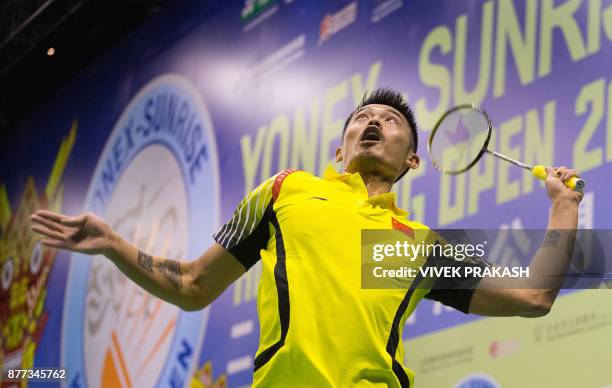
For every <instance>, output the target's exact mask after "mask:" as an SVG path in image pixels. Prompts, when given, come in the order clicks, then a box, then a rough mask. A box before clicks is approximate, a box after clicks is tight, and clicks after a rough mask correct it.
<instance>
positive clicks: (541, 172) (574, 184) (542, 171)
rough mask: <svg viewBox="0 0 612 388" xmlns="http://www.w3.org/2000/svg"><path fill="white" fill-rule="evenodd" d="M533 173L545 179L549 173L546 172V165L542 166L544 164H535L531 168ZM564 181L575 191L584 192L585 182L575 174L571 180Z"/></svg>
mask: <svg viewBox="0 0 612 388" xmlns="http://www.w3.org/2000/svg"><path fill="white" fill-rule="evenodd" d="M531 173H532V174H533V176H535V177H536V178H538V179H541V180H545V179H546V176H547V175H548V174H546V166H542V165H536V166H533V168H532V169H531ZM563 183H565V186H567V187H569V188H570V189H572V190H574V191H579V192H581V193H582V192H584V186H585V183H584V181H583V180H582V179H580V178H576V177H575V176H574V177H571V178H570V179H569V180H566V181H565V182H563Z"/></svg>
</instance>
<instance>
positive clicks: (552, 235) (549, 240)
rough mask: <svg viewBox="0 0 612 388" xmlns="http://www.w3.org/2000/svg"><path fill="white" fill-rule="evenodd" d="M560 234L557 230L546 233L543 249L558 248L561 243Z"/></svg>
mask: <svg viewBox="0 0 612 388" xmlns="http://www.w3.org/2000/svg"><path fill="white" fill-rule="evenodd" d="M559 236H560V234H559V232H557V231H556V230H551V231H550V232H548V233H546V237H544V242H543V243H542V246H543V247H556V246H557V244H558V243H559Z"/></svg>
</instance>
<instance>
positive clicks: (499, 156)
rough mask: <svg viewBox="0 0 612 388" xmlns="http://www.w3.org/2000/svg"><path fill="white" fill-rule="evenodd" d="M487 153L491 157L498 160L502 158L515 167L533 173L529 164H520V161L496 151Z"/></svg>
mask: <svg viewBox="0 0 612 388" xmlns="http://www.w3.org/2000/svg"><path fill="white" fill-rule="evenodd" d="M486 151H487V153H488V154H489V155H493V156H495V157H496V158H500V159H502V160H505V161H506V162H510V163H512V164H514V165H517V166H519V167H523V168H524V169H526V170H529V171H531V166H530V165H528V164H525V163H523V162H519V161H518V160H516V159H512V158H511V157H509V156H506V155H504V154H500V153H499V152H495V151H491V150H486Z"/></svg>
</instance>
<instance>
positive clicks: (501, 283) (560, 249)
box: [469, 167, 582, 317]
mask: <svg viewBox="0 0 612 388" xmlns="http://www.w3.org/2000/svg"><path fill="white" fill-rule="evenodd" d="M546 172H547V173H548V176H547V178H546V191H547V193H548V196H549V198H550V200H551V207H550V214H549V221H548V227H547V232H546V237H545V238H544V241H543V242H542V244H541V245H540V248H539V249H538V251H537V252H536V254H535V256H534V257H533V259H532V261H531V264H530V265H529V273H530V278H531V279H530V280H528V281H525V279H497V278H483V279H482V280H481V282H480V285H479V286H478V288H477V289H476V290H475V291H474V293H473V295H472V298H471V301H470V304H469V313H470V314H478V315H486V316H522V317H540V316H543V315H546V314H547V313H548V312H549V311H550V309H551V307H552V305H553V303H554V301H555V299H556V297H557V294H558V293H559V290H560V289H561V287H562V285H563V281H564V278H565V275H566V273H567V270H568V268H569V265H570V261H571V255H572V251H573V247H574V241H575V238H576V229H577V226H578V204H579V203H580V200H581V199H582V193H579V192H575V191H573V190H571V189H569V188H567V187H566V186H565V184H564V183H563V182H564V181H566V180H568V179H570V178H571V177H574V176H578V175H577V173H576V171H574V170H571V169H567V168H565V167H560V168H558V169H552V168H550V167H548V168H547V169H546Z"/></svg>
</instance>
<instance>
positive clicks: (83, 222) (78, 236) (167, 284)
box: [31, 170, 293, 310]
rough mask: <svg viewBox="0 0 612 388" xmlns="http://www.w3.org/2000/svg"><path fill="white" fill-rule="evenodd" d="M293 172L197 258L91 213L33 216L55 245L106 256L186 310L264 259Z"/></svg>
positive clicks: (248, 203) (246, 205) (251, 199)
mask: <svg viewBox="0 0 612 388" xmlns="http://www.w3.org/2000/svg"><path fill="white" fill-rule="evenodd" d="M292 171H293V170H287V171H286V172H283V173H281V174H278V175H275V176H273V177H271V178H269V179H268V180H266V181H265V182H263V183H262V184H261V185H259V186H258V187H257V188H256V189H255V190H253V191H252V192H251V193H249V194H248V195H247V196H246V197H245V198H244V199H243V200H242V201H241V202H240V204H239V205H238V207H237V208H236V211H235V212H234V214H233V216H232V217H231V218H230V219H229V221H228V222H226V223H225V224H224V225H223V226H222V227H221V228H220V229H219V231H218V232H217V233H216V234H215V235H214V236H213V238H214V240H215V243H213V244H212V245H211V246H210V247H209V248H208V249H207V250H206V252H204V253H203V254H202V255H201V256H200V257H199V258H198V259H196V260H195V261H192V262H189V261H179V260H173V259H169V258H163V257H156V256H151V255H149V254H147V253H146V252H143V251H140V250H138V248H136V247H134V246H133V245H131V244H129V243H128V242H126V241H125V240H123V239H122V238H121V237H120V236H119V235H117V234H116V233H115V232H114V231H113V230H112V229H111V228H110V227H109V226H108V225H107V224H106V223H105V222H104V221H103V220H102V219H100V218H99V217H97V216H96V215H95V214H91V213H87V214H82V215H80V216H77V217H68V216H66V215H63V214H59V213H54V212H50V211H47V210H40V211H37V212H36V213H34V214H33V215H32V216H31V221H32V230H33V231H34V232H37V233H39V234H41V235H43V237H44V238H43V239H42V241H41V243H42V244H44V245H47V246H49V247H52V248H59V249H66V250H70V251H74V252H81V253H86V254H90V255H97V254H102V255H104V256H106V257H108V258H109V259H110V260H111V261H112V262H113V263H114V264H115V265H116V266H117V267H118V268H119V270H121V272H123V273H124V274H125V275H126V276H127V277H128V278H130V279H131V280H132V281H134V282H135V283H137V284H138V285H139V286H141V287H142V288H144V289H145V290H147V291H149V292H150V293H151V294H153V295H155V296H157V297H158V298H160V299H163V300H165V301H167V302H170V303H172V304H175V305H177V306H179V307H181V308H182V309H184V310H197V309H200V308H204V307H206V306H207V305H209V304H210V303H211V302H212V301H214V300H215V298H217V297H218V296H219V295H220V294H221V293H222V292H223V291H224V290H225V289H226V288H227V287H228V286H229V285H230V284H231V283H232V282H234V281H235V280H236V279H238V278H239V277H240V276H241V275H242V274H243V273H245V272H246V270H248V269H249V268H250V267H251V266H253V265H254V264H255V263H256V262H257V261H258V260H259V259H260V250H261V249H265V247H266V243H267V241H268V239H269V229H268V217H269V215H270V212H271V205H272V203H273V197H274V196H275V192H276V193H278V190H280V183H282V180H283V179H284V178H285V177H286V176H287V175H288V174H289V173H290V172H292ZM275 182H276V189H275V188H274V187H275ZM275 190H276V191H275Z"/></svg>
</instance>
